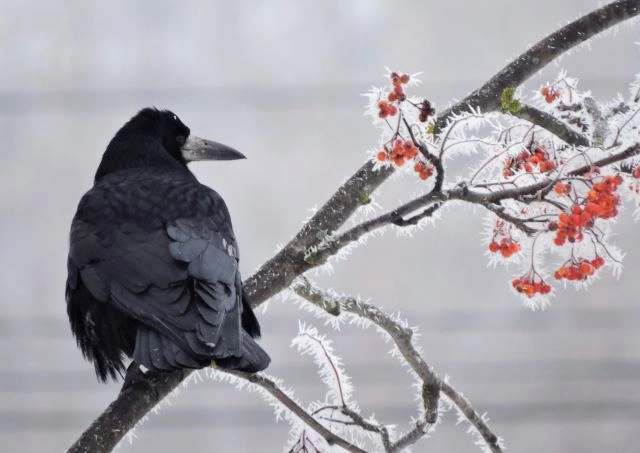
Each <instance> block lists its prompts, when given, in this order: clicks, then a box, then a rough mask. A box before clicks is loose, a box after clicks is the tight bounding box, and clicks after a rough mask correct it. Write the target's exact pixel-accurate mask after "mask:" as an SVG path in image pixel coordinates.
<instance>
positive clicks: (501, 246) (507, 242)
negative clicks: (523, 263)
mask: <svg viewBox="0 0 640 453" xmlns="http://www.w3.org/2000/svg"><path fill="white" fill-rule="evenodd" d="M489 251H491V252H493V253H496V252H500V254H501V255H502V256H503V257H504V258H509V257H510V256H511V255H513V254H514V253H518V252H519V251H520V244H518V243H517V242H516V241H514V240H513V239H511V238H503V239H502V240H501V241H500V242H497V241H496V240H495V239H494V240H493V241H491V242H490V243H489Z"/></svg>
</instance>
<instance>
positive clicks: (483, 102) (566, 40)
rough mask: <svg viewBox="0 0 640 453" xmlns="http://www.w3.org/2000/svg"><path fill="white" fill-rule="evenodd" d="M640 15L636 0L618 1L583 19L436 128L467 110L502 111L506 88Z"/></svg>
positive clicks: (517, 61)
mask: <svg viewBox="0 0 640 453" xmlns="http://www.w3.org/2000/svg"><path fill="white" fill-rule="evenodd" d="M639 13H640V4H639V3H638V1H637V0H618V1H615V2H612V3H610V4H608V5H606V6H603V7H602V8H598V9H597V10H595V11H593V12H591V13H589V14H587V15H585V16H582V17H581V18H579V19H577V20H575V21H573V22H571V23H569V24H567V25H565V26H564V27H562V28H561V29H559V30H558V31H556V32H555V33H552V34H551V35H549V36H547V37H546V38H544V39H542V40H541V41H539V42H538V43H537V44H536V45H534V46H533V47H531V48H530V49H529V50H527V51H526V52H524V53H523V54H521V55H520V56H519V57H518V58H516V59H515V60H514V61H512V62H511V63H509V64H508V65H507V66H505V67H504V68H503V69H502V70H501V71H500V72H498V73H497V74H496V75H495V76H493V77H492V78H491V80H489V81H488V82H487V83H485V84H484V85H483V86H482V87H480V88H478V89H477V90H475V91H474V92H473V93H471V94H470V95H468V96H467V97H466V98H464V99H463V100H462V101H460V102H458V103H457V104H455V105H453V106H452V107H450V108H449V109H447V110H446V111H444V112H442V114H441V115H439V116H438V119H437V121H436V127H437V128H442V127H443V126H444V125H445V124H446V121H447V119H448V118H449V117H450V116H451V115H455V114H459V113H461V112H463V111H465V110H468V108H469V106H472V107H480V108H481V110H483V111H485V112H486V111H496V110H499V109H500V107H501V105H500V99H499V98H500V94H501V93H502V90H504V89H505V88H507V87H514V88H515V87H517V86H519V85H521V84H522V83H523V82H525V81H526V80H527V79H528V78H529V77H531V76H532V75H534V74H535V73H536V72H538V71H539V70H540V69H542V68H543V67H544V66H546V65H547V64H549V63H550V62H551V61H553V60H554V59H555V58H557V57H559V56H560V55H562V54H563V53H565V52H566V51H568V50H570V49H571V48H573V47H575V46H576V45H578V44H580V43H583V42H584V41H586V40H588V39H589V38H591V37H593V36H595V35H597V34H598V33H600V32H602V31H604V30H606V29H607V28H610V27H612V26H614V25H616V24H619V23H620V22H622V21H624V20H626V19H629V18H631V17H634V16H636V15H638V14H639Z"/></svg>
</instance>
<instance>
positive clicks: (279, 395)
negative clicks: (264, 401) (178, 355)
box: [221, 370, 366, 453]
mask: <svg viewBox="0 0 640 453" xmlns="http://www.w3.org/2000/svg"><path fill="white" fill-rule="evenodd" d="M221 371H223V372H224V373H228V374H232V375H234V376H237V377H240V378H242V379H245V380H247V381H249V382H251V383H252V384H255V385H258V386H260V387H262V388H263V389H265V390H266V391H267V392H269V393H270V394H271V396H273V397H274V398H275V399H277V400H278V401H280V402H281V403H282V404H283V405H284V406H285V407H286V408H287V409H289V410H290V411H291V412H293V413H294V414H295V415H296V416H297V417H299V418H300V420H302V421H303V422H304V423H305V424H306V425H307V426H309V427H310V428H311V429H313V430H314V431H315V432H317V433H318V434H319V435H321V436H322V437H323V438H324V439H325V440H326V441H327V443H328V444H329V445H338V446H340V447H342V448H344V449H345V450H347V451H351V452H356V453H366V452H365V451H364V450H362V449H361V448H360V447H357V446H356V445H353V444H351V443H349V442H347V441H346V440H344V439H343V438H341V437H340V436H337V435H336V434H334V433H332V432H331V431H329V430H328V429H327V428H325V427H324V426H323V425H322V424H321V423H320V422H318V421H317V420H316V419H315V418H313V417H312V416H311V415H310V414H309V413H308V412H307V411H306V410H304V408H302V407H300V406H299V405H298V403H296V402H295V401H294V400H292V399H291V398H289V396H288V395H287V394H286V393H284V392H283V391H282V389H280V387H278V384H276V383H275V382H273V381H272V380H271V379H269V378H267V377H266V376H264V375H262V374H250V373H244V372H242V371H229V370H221Z"/></svg>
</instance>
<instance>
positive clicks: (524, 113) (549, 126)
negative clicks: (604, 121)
mask: <svg viewBox="0 0 640 453" xmlns="http://www.w3.org/2000/svg"><path fill="white" fill-rule="evenodd" d="M511 114H512V115H513V116H516V117H518V118H520V119H523V120H526V121H529V122H531V123H533V124H535V125H536V126H539V127H541V128H543V129H545V130H547V131H549V132H551V133H552V134H553V135H555V136H556V137H558V138H560V139H561V140H563V141H564V142H566V143H568V144H570V145H574V146H589V140H587V139H586V137H584V136H583V135H581V134H579V133H577V132H576V131H574V130H573V129H571V128H570V127H569V125H568V124H565V123H563V122H562V121H560V120H559V119H557V118H556V117H555V116H553V115H551V114H549V113H547V112H543V111H542V110H539V109H537V108H535V107H532V106H530V105H526V104H523V105H522V106H521V107H520V110H518V111H517V112H511Z"/></svg>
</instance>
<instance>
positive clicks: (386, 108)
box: [378, 99, 398, 119]
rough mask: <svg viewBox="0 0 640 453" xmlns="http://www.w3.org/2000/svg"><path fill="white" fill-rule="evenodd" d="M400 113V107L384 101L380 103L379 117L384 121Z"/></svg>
mask: <svg viewBox="0 0 640 453" xmlns="http://www.w3.org/2000/svg"><path fill="white" fill-rule="evenodd" d="M396 113H398V107H396V106H395V105H391V104H389V103H388V102H387V101H385V100H384V99H383V100H382V101H379V102H378V116H379V117H380V118H382V119H384V118H388V117H390V116H394V115H395V114H396Z"/></svg>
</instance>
